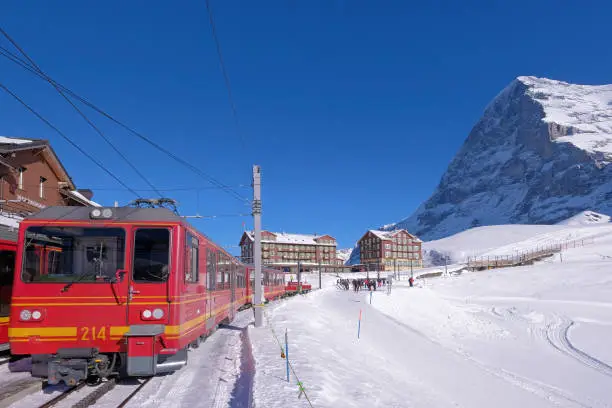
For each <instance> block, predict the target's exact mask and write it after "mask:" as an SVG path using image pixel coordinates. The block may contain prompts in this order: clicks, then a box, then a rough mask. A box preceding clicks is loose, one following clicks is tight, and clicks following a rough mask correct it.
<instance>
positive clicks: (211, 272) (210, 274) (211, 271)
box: [206, 249, 217, 290]
mask: <svg viewBox="0 0 612 408" xmlns="http://www.w3.org/2000/svg"><path fill="white" fill-rule="evenodd" d="M206 276H207V279H208V290H215V282H216V276H217V254H216V252H214V251H211V250H210V249H207V250H206Z"/></svg>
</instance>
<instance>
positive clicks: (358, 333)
mask: <svg viewBox="0 0 612 408" xmlns="http://www.w3.org/2000/svg"><path fill="white" fill-rule="evenodd" d="M360 334H361V309H359V322H358V323H357V338H359V335H360Z"/></svg>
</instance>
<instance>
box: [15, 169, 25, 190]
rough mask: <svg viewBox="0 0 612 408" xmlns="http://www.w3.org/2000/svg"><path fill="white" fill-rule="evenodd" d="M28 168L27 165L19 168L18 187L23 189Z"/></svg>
mask: <svg viewBox="0 0 612 408" xmlns="http://www.w3.org/2000/svg"><path fill="white" fill-rule="evenodd" d="M26 170H27V169H26V168H25V167H20V168H19V181H18V184H17V187H18V188H19V189H20V190H23V173H25V171H26Z"/></svg>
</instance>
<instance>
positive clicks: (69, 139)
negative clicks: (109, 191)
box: [0, 82, 140, 197]
mask: <svg viewBox="0 0 612 408" xmlns="http://www.w3.org/2000/svg"><path fill="white" fill-rule="evenodd" d="M0 88H1V89H2V90H4V91H5V92H6V93H8V94H9V95H11V96H12V97H13V98H14V99H16V100H17V101H18V102H19V103H21V104H22V105H23V106H24V107H25V108H26V109H27V110H29V111H30V112H32V114H33V115H34V116H36V117H37V118H38V119H40V120H41V121H42V122H43V123H45V124H46V125H47V126H48V127H50V128H51V129H53V130H54V131H55V132H56V133H57V134H58V135H60V136H61V137H62V138H63V139H64V140H66V141H67V142H68V143H70V145H72V146H73V147H74V148H75V149H77V150H78V151H79V152H80V153H81V154H82V155H83V156H85V157H87V158H88V159H89V160H91V161H92V162H93V163H94V164H95V165H96V166H98V167H99V168H100V169H102V171H104V172H105V173H106V174H108V175H109V176H111V177H112V178H113V179H115V181H117V182H118V183H119V184H121V185H122V186H123V187H124V188H125V189H126V190H128V191H130V192H131V193H132V194H134V195H135V196H136V197H140V195H139V194H138V193H137V192H136V191H134V190H133V189H132V188H131V187H129V186H128V185H127V184H125V183H124V182H123V180H121V179H120V178H119V177H117V176H116V175H115V174H114V173H113V172H112V171H110V170H109V169H107V168H106V167H105V166H104V164H102V163H101V162H100V161H98V160H97V159H96V158H95V157H93V156H92V155H91V154H89V153H87V151H85V150H84V149H83V148H82V147H81V146H79V145H78V144H77V143H76V142H75V141H73V140H72V139H71V138H69V137H68V136H66V135H65V134H64V132H62V131H61V130H59V129H58V128H57V127H56V126H55V125H53V124H52V123H51V122H49V121H48V120H47V119H46V118H44V117H43V116H42V115H41V114H40V113H38V112H37V111H36V110H34V108H32V107H31V106H30V105H28V104H27V103H26V102H25V101H24V100H23V99H21V98H20V97H19V96H18V95H16V94H15V93H14V92H13V91H11V90H10V89H8V88H7V87H6V86H5V85H4V84H3V83H1V82H0Z"/></svg>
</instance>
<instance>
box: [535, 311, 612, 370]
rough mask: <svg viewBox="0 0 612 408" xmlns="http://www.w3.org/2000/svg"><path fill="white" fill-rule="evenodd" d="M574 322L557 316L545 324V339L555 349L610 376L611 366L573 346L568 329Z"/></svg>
mask: <svg viewBox="0 0 612 408" xmlns="http://www.w3.org/2000/svg"><path fill="white" fill-rule="evenodd" d="M574 324H575V322H574V321H573V320H570V319H568V318H566V317H564V316H561V317H557V318H556V319H555V320H554V321H553V322H552V323H549V324H548V325H547V326H546V339H547V341H548V343H549V344H550V345H551V346H552V347H554V348H555V349H556V350H558V351H560V352H561V353H563V354H565V355H566V356H568V357H571V358H573V359H575V360H576V361H578V362H579V363H581V364H583V365H585V366H587V367H590V368H592V369H594V370H596V371H597V372H599V373H601V374H603V375H607V376H608V377H612V366H610V365H608V364H606V363H604V362H603V361H601V360H599V359H597V358H595V357H593V356H592V355H590V354H588V353H586V352H584V351H582V350H580V349H578V348H577V347H575V346H574V345H573V344H572V342H571V341H570V339H569V331H570V329H571V328H572V327H573V326H574Z"/></svg>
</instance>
